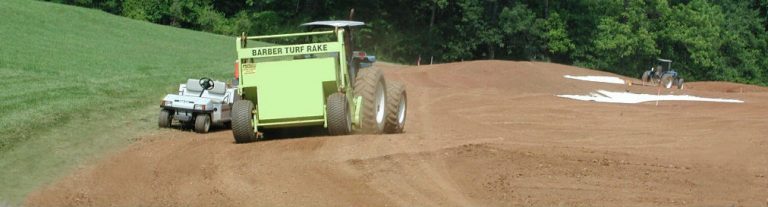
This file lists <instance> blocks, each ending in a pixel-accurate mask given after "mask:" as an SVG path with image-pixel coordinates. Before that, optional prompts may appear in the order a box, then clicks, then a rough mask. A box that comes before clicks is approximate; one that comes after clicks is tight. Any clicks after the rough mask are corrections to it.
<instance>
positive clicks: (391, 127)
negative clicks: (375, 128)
mask: <svg viewBox="0 0 768 207" xmlns="http://www.w3.org/2000/svg"><path fill="white" fill-rule="evenodd" d="M407 107H408V97H407V96H406V93H405V85H403V84H402V83H400V82H396V81H390V82H387V111H388V114H387V123H386V125H385V126H384V133H388V134H394V133H402V132H403V128H404V127H405V112H406V109H407Z"/></svg>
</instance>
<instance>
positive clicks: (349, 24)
mask: <svg viewBox="0 0 768 207" xmlns="http://www.w3.org/2000/svg"><path fill="white" fill-rule="evenodd" d="M301 26H304V27H307V28H309V30H310V31H314V30H318V29H323V28H328V27H330V28H333V29H334V31H338V30H339V29H343V30H344V31H345V32H344V37H343V38H344V40H343V42H344V50H345V54H348V57H346V60H347V64H349V67H348V68H349V74H350V75H351V77H357V73H358V72H359V71H360V69H361V68H367V67H370V66H371V65H372V64H373V63H374V62H376V56H373V55H368V54H366V53H365V52H363V51H355V49H356V48H355V41H354V39H353V38H354V35H353V32H354V28H356V27H361V26H365V23H364V22H358V21H349V20H330V21H315V22H308V23H304V24H301ZM354 80H355V79H354V78H353V79H351V82H352V84H354Z"/></svg>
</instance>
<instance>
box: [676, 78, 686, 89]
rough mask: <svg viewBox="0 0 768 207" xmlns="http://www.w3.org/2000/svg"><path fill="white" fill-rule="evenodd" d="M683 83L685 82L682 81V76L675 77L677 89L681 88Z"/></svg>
mask: <svg viewBox="0 0 768 207" xmlns="http://www.w3.org/2000/svg"><path fill="white" fill-rule="evenodd" d="M683 84H685V83H684V82H683V79H682V78H680V79H677V89H680V90H683Z"/></svg>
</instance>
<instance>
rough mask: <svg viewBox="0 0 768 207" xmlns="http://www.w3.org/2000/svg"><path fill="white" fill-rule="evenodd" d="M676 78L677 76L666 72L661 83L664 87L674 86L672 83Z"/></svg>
mask: <svg viewBox="0 0 768 207" xmlns="http://www.w3.org/2000/svg"><path fill="white" fill-rule="evenodd" d="M674 80H675V77H672V75H670V74H664V75H662V76H661V85H662V86H664V88H672V83H673V82H674Z"/></svg>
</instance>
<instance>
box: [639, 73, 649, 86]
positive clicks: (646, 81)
mask: <svg viewBox="0 0 768 207" xmlns="http://www.w3.org/2000/svg"><path fill="white" fill-rule="evenodd" d="M650 77H651V71H645V72H644V73H643V77H642V78H641V79H640V80H642V81H643V85H645V83H648V82H649V81H650V80H649V78H650Z"/></svg>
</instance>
